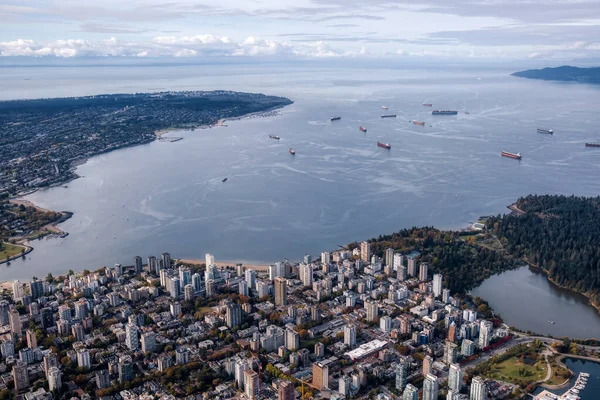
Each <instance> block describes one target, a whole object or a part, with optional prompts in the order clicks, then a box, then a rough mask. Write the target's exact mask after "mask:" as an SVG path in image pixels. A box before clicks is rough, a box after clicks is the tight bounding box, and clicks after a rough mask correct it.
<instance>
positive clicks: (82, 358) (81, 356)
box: [77, 349, 92, 368]
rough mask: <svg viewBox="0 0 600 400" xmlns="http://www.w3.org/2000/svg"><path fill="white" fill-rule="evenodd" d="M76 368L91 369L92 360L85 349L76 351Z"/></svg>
mask: <svg viewBox="0 0 600 400" xmlns="http://www.w3.org/2000/svg"><path fill="white" fill-rule="evenodd" d="M77 366H78V367H80V368H91V366H92V360H91V358H90V352H89V351H88V350H87V349H79V350H77Z"/></svg>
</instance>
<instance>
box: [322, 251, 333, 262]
mask: <svg viewBox="0 0 600 400" xmlns="http://www.w3.org/2000/svg"><path fill="white" fill-rule="evenodd" d="M330 262H331V254H329V253H328V252H326V251H324V252H322V253H321V264H329V263H330Z"/></svg>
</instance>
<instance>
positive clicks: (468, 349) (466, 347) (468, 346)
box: [460, 339, 475, 357]
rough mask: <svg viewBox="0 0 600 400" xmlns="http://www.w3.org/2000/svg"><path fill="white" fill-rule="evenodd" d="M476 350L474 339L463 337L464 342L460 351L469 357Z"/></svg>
mask: <svg viewBox="0 0 600 400" xmlns="http://www.w3.org/2000/svg"><path fill="white" fill-rule="evenodd" d="M474 352H475V343H473V341H472V340H469V339H463V341H462V344H461V346H460V353H461V354H462V355H463V356H465V357H469V356H472V355H473V353H474Z"/></svg>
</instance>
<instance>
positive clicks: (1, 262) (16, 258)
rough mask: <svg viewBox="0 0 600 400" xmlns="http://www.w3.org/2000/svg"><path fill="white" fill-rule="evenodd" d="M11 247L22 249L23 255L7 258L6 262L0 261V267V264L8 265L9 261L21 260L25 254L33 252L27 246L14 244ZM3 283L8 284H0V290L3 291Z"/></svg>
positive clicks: (30, 247)
mask: <svg viewBox="0 0 600 400" xmlns="http://www.w3.org/2000/svg"><path fill="white" fill-rule="evenodd" d="M13 246H19V247H24V248H25V251H24V252H23V253H20V254H17V255H16V256H12V257H9V258H8V260H7V259H2V260H0V265H2V264H8V263H10V262H11V261H14V260H18V259H19V258H22V257H24V256H26V255H27V254H29V253H31V252H32V251H33V247H32V246H29V245H27V244H23V243H15V244H14V245H13ZM5 283H8V282H1V283H0V288H2V289H3V288H4V284H5Z"/></svg>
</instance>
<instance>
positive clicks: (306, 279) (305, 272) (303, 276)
mask: <svg viewBox="0 0 600 400" xmlns="http://www.w3.org/2000/svg"><path fill="white" fill-rule="evenodd" d="M300 280H301V281H302V284H303V285H304V286H312V283H313V266H312V264H300Z"/></svg>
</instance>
